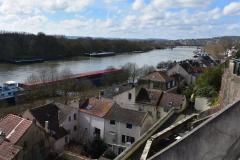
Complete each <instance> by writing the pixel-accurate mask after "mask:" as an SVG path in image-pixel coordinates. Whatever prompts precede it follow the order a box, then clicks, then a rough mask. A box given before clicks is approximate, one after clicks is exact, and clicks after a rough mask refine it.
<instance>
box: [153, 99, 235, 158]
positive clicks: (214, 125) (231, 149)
mask: <svg viewBox="0 0 240 160" xmlns="http://www.w3.org/2000/svg"><path fill="white" fill-rule="evenodd" d="M239 122H240V101H238V102H236V103H234V104H231V105H229V106H227V107H225V108H224V109H223V110H221V111H219V112H218V113H216V114H215V115H214V116H213V117H212V118H210V119H208V120H207V121H205V122H204V123H202V124H201V125H200V126H198V127H196V128H195V129H194V130H192V131H191V132H190V133H189V134H188V135H186V136H184V137H183V138H182V139H180V140H178V141H176V142H174V143H173V144H171V145H170V146H168V147H167V148H165V149H164V150H162V151H160V152H158V153H157V154H155V155H154V156H153V157H151V158H149V159H151V160H237V159H238V158H239V155H240V154H239V153H240V127H239Z"/></svg>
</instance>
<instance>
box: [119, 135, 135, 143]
mask: <svg viewBox="0 0 240 160" xmlns="http://www.w3.org/2000/svg"><path fill="white" fill-rule="evenodd" d="M126 142H129V143H131V144H132V143H134V142H135V138H134V137H131V136H126V135H122V143H126Z"/></svg>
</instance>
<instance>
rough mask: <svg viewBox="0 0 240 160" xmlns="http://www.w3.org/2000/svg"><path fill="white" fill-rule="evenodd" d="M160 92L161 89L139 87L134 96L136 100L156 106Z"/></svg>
mask: <svg viewBox="0 0 240 160" xmlns="http://www.w3.org/2000/svg"><path fill="white" fill-rule="evenodd" d="M162 93H163V91H161V90H155V89H146V88H141V89H140V91H139V92H138V95H137V97H136V102H137V103H147V104H150V105H154V106H157V105H158V104H159V100H160V98H161V95H162Z"/></svg>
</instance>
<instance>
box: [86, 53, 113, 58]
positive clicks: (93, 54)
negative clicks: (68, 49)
mask: <svg viewBox="0 0 240 160" xmlns="http://www.w3.org/2000/svg"><path fill="white" fill-rule="evenodd" d="M84 55H86V56H89V57H109V56H115V55H116V53H115V52H99V53H97V52H93V53H85V54H84Z"/></svg>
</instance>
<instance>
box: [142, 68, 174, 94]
mask: <svg viewBox="0 0 240 160" xmlns="http://www.w3.org/2000/svg"><path fill="white" fill-rule="evenodd" d="M139 84H140V85H143V86H145V87H147V88H149V89H160V90H162V91H173V90H176V87H177V86H176V81H175V79H174V78H173V77H172V76H168V75H167V73H166V72H164V71H154V72H152V73H150V74H148V75H147V76H145V77H142V78H140V79H139Z"/></svg>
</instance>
